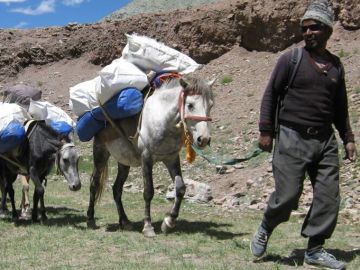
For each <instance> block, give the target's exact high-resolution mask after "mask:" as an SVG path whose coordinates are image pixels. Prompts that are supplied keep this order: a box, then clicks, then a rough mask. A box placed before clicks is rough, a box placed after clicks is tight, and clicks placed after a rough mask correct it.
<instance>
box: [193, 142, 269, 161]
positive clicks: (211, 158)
mask: <svg viewBox="0 0 360 270" xmlns="http://www.w3.org/2000/svg"><path fill="white" fill-rule="evenodd" d="M192 148H193V150H194V151H195V152H196V154H198V155H199V156H201V157H202V158H203V159H205V160H207V161H208V162H209V163H211V164H215V165H235V164H237V163H241V162H244V161H247V160H250V159H252V158H254V157H256V156H258V155H260V154H261V153H263V150H261V149H260V148H258V147H257V148H255V149H254V151H253V152H252V153H250V154H248V155H246V156H245V157H243V158H232V159H228V160H224V161H223V158H219V156H217V155H214V154H213V155H212V156H211V157H210V156H207V155H205V154H204V152H203V151H202V150H201V149H199V148H198V147H196V146H195V145H192Z"/></svg>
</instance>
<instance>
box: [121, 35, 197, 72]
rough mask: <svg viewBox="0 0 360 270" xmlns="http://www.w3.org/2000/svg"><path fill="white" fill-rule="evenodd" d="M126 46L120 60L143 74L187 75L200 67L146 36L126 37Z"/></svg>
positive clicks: (177, 52)
mask: <svg viewBox="0 0 360 270" xmlns="http://www.w3.org/2000/svg"><path fill="white" fill-rule="evenodd" d="M126 37H127V44H126V46H125V48H124V49H123V52H122V58H123V59H125V60H127V61H129V62H131V63H133V64H135V65H136V66H137V67H139V68H140V69H142V70H143V71H144V72H146V73H147V72H149V71H150V70H153V71H155V72H163V71H167V72H171V71H172V72H179V73H181V74H187V73H191V72H194V71H195V70H197V69H199V68H200V67H201V65H200V64H198V63H196V62H195V61H194V60H193V59H191V58H190V57H189V56H187V55H185V54H183V53H181V52H179V51H177V50H175V49H173V48H170V47H168V46H166V45H165V44H163V43H160V42H157V41H156V40H154V39H151V38H149V37H146V36H139V35H137V34H132V35H126Z"/></svg>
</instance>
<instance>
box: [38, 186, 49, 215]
mask: <svg viewBox="0 0 360 270" xmlns="http://www.w3.org/2000/svg"><path fill="white" fill-rule="evenodd" d="M45 181H46V180H45ZM41 186H42V187H43V185H42V181H41ZM44 193H45V188H44ZM39 199H40V215H41V221H45V220H47V219H48V218H47V216H46V209H45V202H44V194H43V195H42V196H40V198H39Z"/></svg>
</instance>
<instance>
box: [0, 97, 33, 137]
mask: <svg viewBox="0 0 360 270" xmlns="http://www.w3.org/2000/svg"><path fill="white" fill-rule="evenodd" d="M29 119H31V116H30V115H29V114H28V113H27V111H26V110H25V109H24V108H23V107H21V106H20V105H18V104H16V103H1V102H0V130H3V129H4V128H6V127H7V126H8V124H9V123H10V122H11V121H13V120H17V121H19V122H20V123H24V122H25V121H26V120H29Z"/></svg>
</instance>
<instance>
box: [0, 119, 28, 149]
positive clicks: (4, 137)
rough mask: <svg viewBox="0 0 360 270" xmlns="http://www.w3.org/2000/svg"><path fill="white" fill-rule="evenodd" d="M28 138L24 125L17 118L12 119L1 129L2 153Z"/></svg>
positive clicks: (0, 142)
mask: <svg viewBox="0 0 360 270" xmlns="http://www.w3.org/2000/svg"><path fill="white" fill-rule="evenodd" d="M25 138H26V133H25V129H24V126H23V125H22V123H20V122H19V121H17V120H13V121H11V122H10V123H9V124H8V125H7V126H6V128H4V129H2V130H1V131H0V153H1V154H3V153H5V152H8V151H10V150H12V149H13V148H15V147H16V146H18V145H19V144H20V143H21V142H22V141H23V140H24V139H25Z"/></svg>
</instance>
